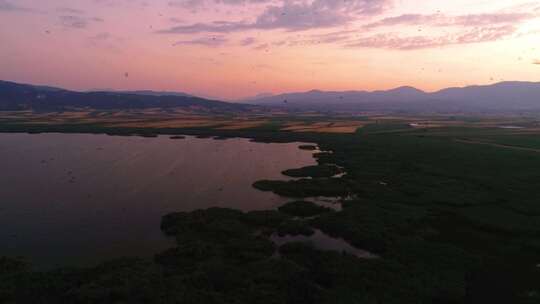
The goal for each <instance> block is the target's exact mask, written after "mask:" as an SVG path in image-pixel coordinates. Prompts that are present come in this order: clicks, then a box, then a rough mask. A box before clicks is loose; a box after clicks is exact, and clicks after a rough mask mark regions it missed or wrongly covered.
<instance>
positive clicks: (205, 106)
mask: <svg viewBox="0 0 540 304" xmlns="http://www.w3.org/2000/svg"><path fill="white" fill-rule="evenodd" d="M162 94H163V95H162ZM68 108H90V109H97V110H112V109H147V108H163V109H167V108H190V109H198V110H203V111H222V112H229V111H249V110H251V109H254V108H257V107H256V106H252V105H247V104H235V103H227V102H222V101H215V100H208V99H204V98H198V97H193V96H188V95H185V96H184V95H181V94H178V93H176V95H169V94H167V93H166V92H162V93H160V92H150V91H141V92H75V91H69V90H64V89H61V88H53V87H43V86H33V85H28V84H19V83H14V82H8V81H0V110H4V111H9V110H38V111H58V110H65V109H68Z"/></svg>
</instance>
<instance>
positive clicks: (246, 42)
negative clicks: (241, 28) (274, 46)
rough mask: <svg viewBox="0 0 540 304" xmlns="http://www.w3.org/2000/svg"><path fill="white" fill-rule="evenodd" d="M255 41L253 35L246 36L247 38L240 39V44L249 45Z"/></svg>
mask: <svg viewBox="0 0 540 304" xmlns="http://www.w3.org/2000/svg"><path fill="white" fill-rule="evenodd" d="M256 41H257V39H255V38H254V37H247V38H244V39H242V41H240V45H241V46H249V45H252V44H254V43H255V42H256Z"/></svg>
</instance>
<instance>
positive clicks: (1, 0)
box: [0, 0, 37, 13]
mask: <svg viewBox="0 0 540 304" xmlns="http://www.w3.org/2000/svg"><path fill="white" fill-rule="evenodd" d="M0 11H5V12H26V13H33V12H37V10H35V9H32V8H28V7H23V6H18V5H16V4H13V3H12V2H9V1H8V0H0Z"/></svg>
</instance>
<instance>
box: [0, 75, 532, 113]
mask: <svg viewBox="0 0 540 304" xmlns="http://www.w3.org/2000/svg"><path fill="white" fill-rule="evenodd" d="M260 106H264V107H275V108H281V109H285V110H295V111H319V112H364V111H379V112H401V113H498V112H520V113H524V112H525V113H526V112H540V82H517V81H514V82H500V83H496V84H493V85H485V86H468V87H463V88H447V89H443V90H440V91H437V92H424V91H421V90H418V89H416V88H413V87H407V86H405V87H399V88H396V89H392V90H386V91H372V92H368V91H341V92H338V91H319V90H312V91H309V92H303V93H288V94H281V95H274V96H268V94H264V95H261V96H259V97H258V98H253V99H251V100H248V101H243V102H241V103H232V102H223V101H217V100H211V99H205V98H200V97H195V96H191V95H189V94H186V93H180V92H161V91H150V90H145V91H91V92H76V91H69V90H65V89H61V88H55V87H49V86H36V85H28V84H19V83H14V82H8V81H0V110H28V109H32V110H39V111H57V110H65V109H70V108H91V109H98V110H112V109H146V108H164V109H167V108H189V109H192V110H200V111H213V112H230V111H251V110H254V109H261V107H260Z"/></svg>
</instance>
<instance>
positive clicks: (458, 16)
mask: <svg viewBox="0 0 540 304" xmlns="http://www.w3.org/2000/svg"><path fill="white" fill-rule="evenodd" d="M126 73H127V74H126ZM126 76H127V77H126ZM0 79H2V80H9V81H16V82H24V83H32V84H47V85H54V86H60V87H64V88H68V89H75V90H90V89H115V90H134V89H152V90H171V91H183V92H187V93H191V94H195V95H200V96H205V97H213V98H220V99H225V100H233V99H241V98H246V97H250V96H254V95H257V94H260V93H274V94H277V93H282V92H291V91H306V90H310V89H321V90H375V89H389V88H393V87H397V86H402V85H411V86H415V87H417V88H419V89H423V90H427V91H433V90H437V89H440V88H443V87H449V86H465V85H471V84H488V83H494V82H498V81H503V80H524V81H540V1H528V0H524V1H520V0H489V1H487V0H453V1H424V0H333V1H330V0H175V1H172V0H171V1H168V0H77V1H73V0H0Z"/></svg>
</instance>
